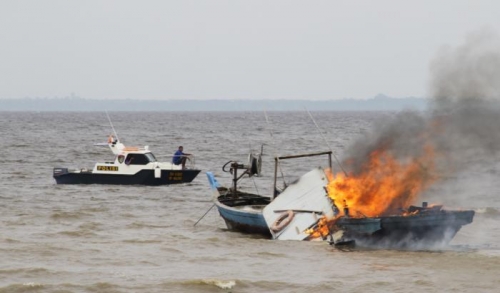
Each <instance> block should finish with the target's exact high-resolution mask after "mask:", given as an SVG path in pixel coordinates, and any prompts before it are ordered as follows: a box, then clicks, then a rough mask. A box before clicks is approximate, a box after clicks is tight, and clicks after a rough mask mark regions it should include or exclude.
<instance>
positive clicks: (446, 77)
mask: <svg viewBox="0 0 500 293" xmlns="http://www.w3.org/2000/svg"><path fill="white" fill-rule="evenodd" d="M430 70H431V80H430V83H429V87H430V88H429V92H430V96H431V98H430V101H429V107H428V110H427V111H425V112H424V113H422V112H416V111H411V110H409V111H404V112H400V113H396V114H394V115H393V116H387V117H386V118H385V119H384V120H383V121H379V122H377V124H376V125H375V126H374V127H373V131H372V132H370V133H367V134H366V135H365V136H364V137H362V138H361V139H359V140H358V141H356V142H355V143H354V144H353V145H352V146H351V147H350V148H348V151H347V152H346V157H345V160H344V162H343V165H344V168H345V169H346V170H348V173H349V174H351V175H352V176H356V174H360V173H361V172H364V169H366V167H367V165H366V162H368V161H369V158H370V156H371V155H372V154H373V153H374V152H380V150H383V151H384V152H385V153H387V154H390V155H391V156H392V157H394V158H396V159H397V160H398V161H399V162H402V163H404V162H408V161H415V160H420V158H422V157H423V156H425V155H426V154H425V149H426V147H427V146H432V148H433V150H434V154H435V159H434V160H432V162H430V161H428V160H421V169H422V172H420V173H419V174H420V176H424V177H425V178H424V180H426V178H429V180H431V181H432V183H434V182H444V181H446V180H448V179H450V178H454V176H457V174H458V173H461V172H464V170H477V169H478V168H479V169H480V168H481V166H483V167H484V166H486V165H488V164H491V162H492V160H495V159H498V155H499V151H500V123H499V121H500V106H499V105H500V38H499V36H498V35H497V34H496V33H495V32H492V31H488V30H482V31H479V32H476V33H473V34H471V35H469V36H468V37H467V38H466V40H465V43H464V44H463V45H461V46H459V47H457V48H452V47H444V48H442V49H441V50H440V51H439V52H438V54H437V55H436V57H435V58H434V59H433V60H432V61H431V66H430ZM430 164H432V166H431V165H430Z"/></svg>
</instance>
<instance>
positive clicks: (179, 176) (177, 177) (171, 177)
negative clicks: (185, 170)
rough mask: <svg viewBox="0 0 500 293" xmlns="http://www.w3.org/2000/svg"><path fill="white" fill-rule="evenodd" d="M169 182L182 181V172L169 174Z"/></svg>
mask: <svg viewBox="0 0 500 293" xmlns="http://www.w3.org/2000/svg"><path fill="white" fill-rule="evenodd" d="M168 180H171V181H182V172H170V173H168Z"/></svg>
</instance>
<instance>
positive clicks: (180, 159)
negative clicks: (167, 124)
mask: <svg viewBox="0 0 500 293" xmlns="http://www.w3.org/2000/svg"><path fill="white" fill-rule="evenodd" d="M183 150H184V148H183V147H182V146H179V149H178V150H177V151H176V152H175V154H174V157H173V158H172V163H173V164H174V165H182V169H186V159H187V156H190V155H191V154H186V153H184V152H182V151H183Z"/></svg>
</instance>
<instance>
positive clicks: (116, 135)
mask: <svg viewBox="0 0 500 293" xmlns="http://www.w3.org/2000/svg"><path fill="white" fill-rule="evenodd" d="M106 117H108V121H109V124H110V125H111V129H113V133H114V134H115V137H116V139H117V140H118V141H120V139H118V134H117V133H116V130H115V127H114V126H113V123H112V122H111V119H110V118H109V114H108V110H106Z"/></svg>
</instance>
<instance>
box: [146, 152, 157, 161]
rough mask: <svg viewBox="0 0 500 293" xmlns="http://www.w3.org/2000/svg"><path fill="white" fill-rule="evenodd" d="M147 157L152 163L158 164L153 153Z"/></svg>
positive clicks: (147, 154)
mask: <svg viewBox="0 0 500 293" xmlns="http://www.w3.org/2000/svg"><path fill="white" fill-rule="evenodd" d="M146 157H147V158H148V160H149V162H150V163H153V162H156V158H155V156H154V155H153V154H152V153H146Z"/></svg>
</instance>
